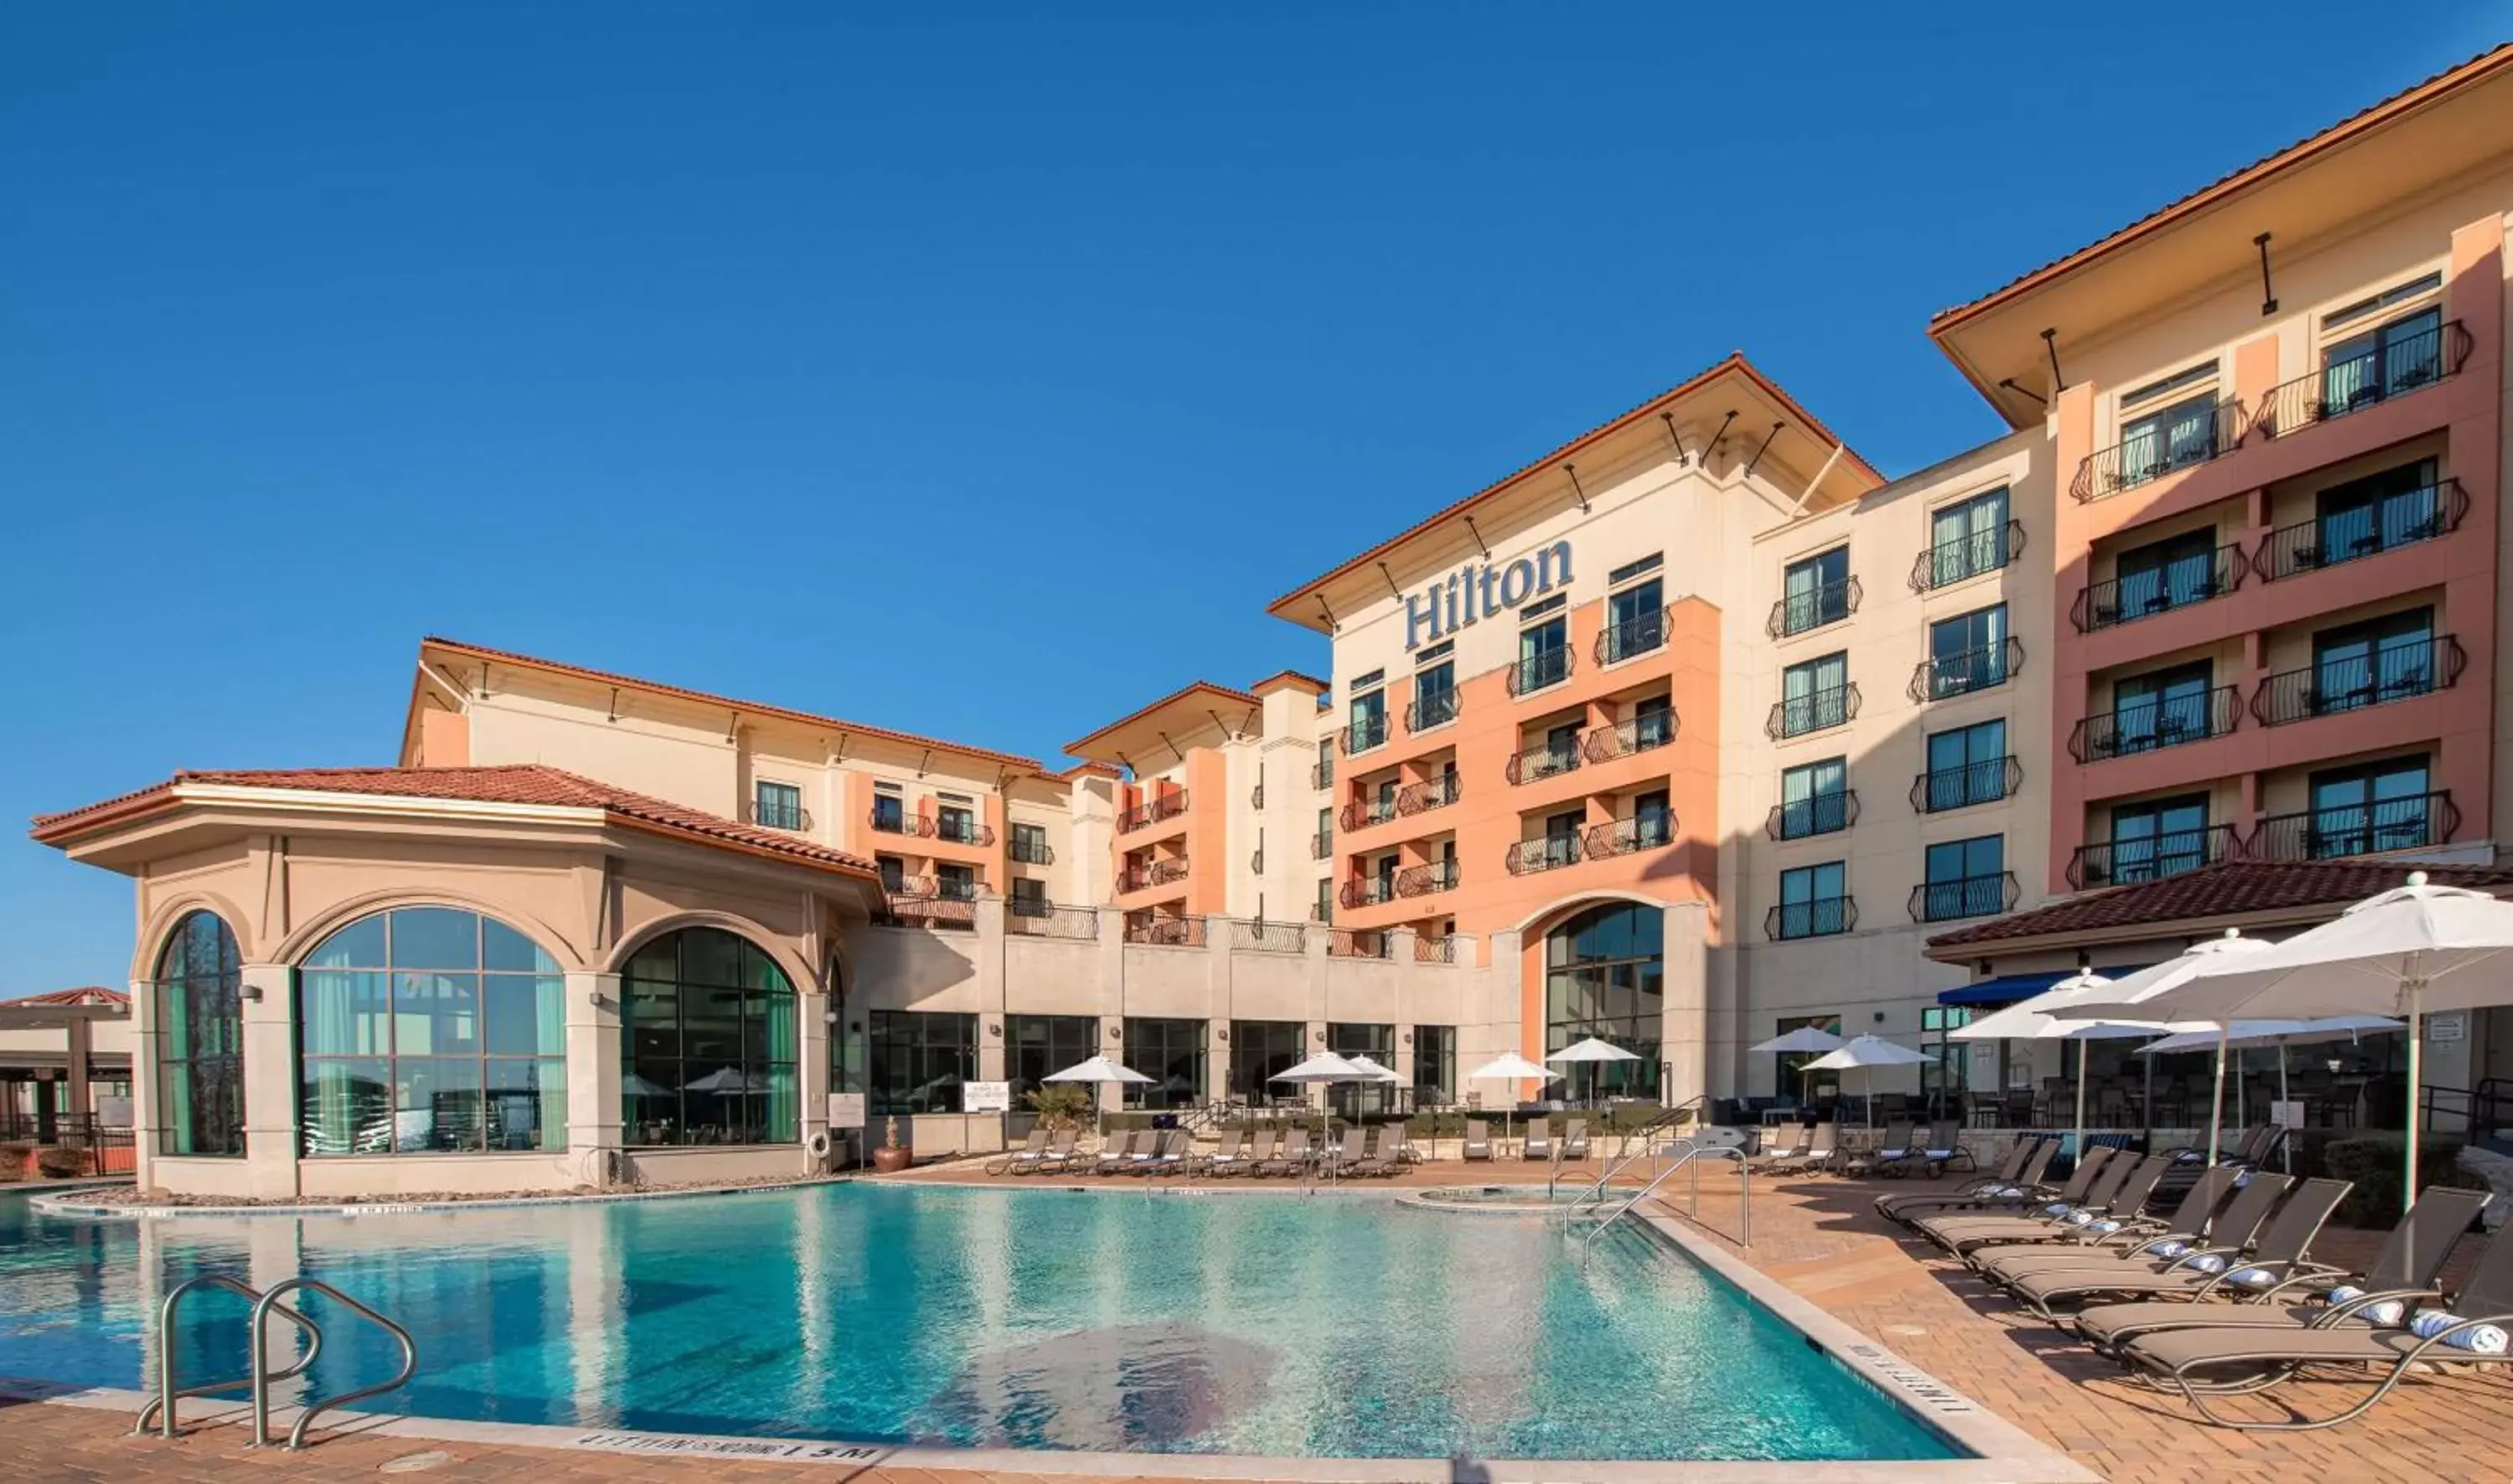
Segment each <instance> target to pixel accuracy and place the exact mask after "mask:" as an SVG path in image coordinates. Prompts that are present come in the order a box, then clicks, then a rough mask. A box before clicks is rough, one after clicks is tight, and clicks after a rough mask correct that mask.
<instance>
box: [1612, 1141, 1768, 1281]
mask: <svg viewBox="0 0 2513 1484" xmlns="http://www.w3.org/2000/svg"><path fill="white" fill-rule="evenodd" d="M1705 1158H1713V1159H1734V1160H1735V1161H1736V1181H1737V1187H1736V1189H1737V1196H1738V1199H1737V1218H1736V1220H1737V1223H1738V1230H1737V1235H1736V1245H1737V1246H1739V1247H1751V1246H1753V1245H1754V1166H1753V1164H1752V1162H1751V1161H1749V1160H1747V1159H1746V1157H1745V1152H1744V1151H1743V1150H1741V1149H1738V1148H1736V1147H1735V1145H1729V1144H1696V1145H1695V1146H1694V1147H1693V1148H1691V1149H1689V1150H1686V1151H1685V1152H1683V1153H1682V1154H1680V1155H1678V1156H1677V1158H1676V1160H1675V1162H1674V1163H1673V1164H1670V1165H1668V1166H1667V1167H1666V1168H1665V1169H1663V1170H1660V1171H1658V1172H1657V1174H1656V1175H1655V1176H1653V1177H1652V1178H1651V1180H1650V1183H1649V1184H1648V1185H1646V1186H1643V1187H1642V1188H1641V1189H1640V1191H1639V1192H1638V1193H1637V1194H1635V1195H1633V1196H1632V1197H1631V1198H1630V1199H1628V1200H1626V1201H1624V1202H1623V1203H1622V1204H1621V1205H1618V1206H1616V1207H1615V1208H1614V1209H1613V1210H1611V1211H1609V1212H1607V1213H1606V1214H1605V1215H1604V1216H1601V1217H1599V1218H1598V1219H1597V1220H1596V1221H1595V1222H1594V1223H1593V1224H1592V1225H1590V1227H1589V1228H1588V1230H1585V1231H1583V1232H1581V1233H1580V1234H1579V1259H1580V1261H1581V1262H1583V1263H1584V1262H1586V1261H1587V1258H1588V1254H1589V1252H1590V1251H1592V1250H1593V1249H1594V1248H1595V1246H1596V1244H1597V1234H1598V1233H1599V1232H1601V1231H1604V1230H1606V1229H1607V1228H1609V1227H1611V1226H1613V1225H1614V1224H1615V1223H1616V1222H1618V1221H1620V1220H1622V1219H1623V1218H1624V1217H1626V1216H1628V1215H1630V1214H1631V1213H1632V1212H1633V1211H1634V1210H1636V1209H1638V1208H1639V1206H1640V1203H1641V1202H1642V1201H1645V1200H1647V1199H1649V1198H1650V1197H1651V1196H1652V1195H1655V1194H1656V1193H1657V1188H1658V1187H1659V1186H1662V1185H1664V1184H1666V1183H1667V1182H1668V1181H1669V1180H1672V1179H1674V1178H1675V1175H1676V1172H1677V1171H1679V1170H1691V1171H1692V1172H1693V1202H1692V1205H1693V1209H1692V1215H1693V1219H1694V1220H1695V1222H1698V1221H1699V1220H1700V1219H1701V1215H1700V1212H1701V1161H1702V1160H1703V1159H1705Z"/></svg>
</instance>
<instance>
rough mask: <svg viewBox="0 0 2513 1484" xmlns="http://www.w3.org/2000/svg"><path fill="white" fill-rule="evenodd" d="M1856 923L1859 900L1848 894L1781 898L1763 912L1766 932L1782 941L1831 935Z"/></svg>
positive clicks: (1771, 937) (1846, 929) (1776, 939)
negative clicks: (1800, 899) (1809, 897)
mask: <svg viewBox="0 0 2513 1484" xmlns="http://www.w3.org/2000/svg"><path fill="white" fill-rule="evenodd" d="M1857 925H1858V904H1857V903H1856V902H1854V901H1852V900H1851V899H1850V898H1848V897H1815V898H1814V899H1813V900H1811V901H1805V902H1780V903H1777V904H1775V905H1774V907H1773V908H1772V910H1771V911H1770V912H1767V913H1765V914H1764V915H1763V935H1764V936H1765V937H1768V938H1770V939H1772V940H1773V941H1775V942H1780V943H1785V942H1787V941H1788V940H1789V939H1791V938H1828V937H1831V936H1832V935H1833V934H1835V933H1846V932H1848V931H1850V930H1851V929H1852V928H1854V927H1856V926H1857Z"/></svg>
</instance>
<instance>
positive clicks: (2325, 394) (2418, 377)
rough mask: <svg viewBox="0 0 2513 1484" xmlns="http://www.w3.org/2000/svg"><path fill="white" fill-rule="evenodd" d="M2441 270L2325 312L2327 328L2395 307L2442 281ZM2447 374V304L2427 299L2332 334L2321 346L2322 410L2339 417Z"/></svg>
mask: <svg viewBox="0 0 2513 1484" xmlns="http://www.w3.org/2000/svg"><path fill="white" fill-rule="evenodd" d="M2442 283H2443V279H2442V275H2440V274H2430V275H2428V276H2427V277H2425V278H2423V279H2420V280H2418V281H2417V282H2415V283H2413V284H2403V285H2401V286H2400V287H2399V288H2397V289H2393V290H2391V291H2389V292H2388V293H2380V294H2376V295H2374V296H2373V297H2372V298H2368V299H2360V300H2358V301H2357V302H2356V303H2353V304H2350V305H2348V306H2347V307H2346V308H2344V309H2340V310H2337V311H2336V312H2334V313H2332V314H2329V315H2326V316H2324V317H2323V319H2322V322H2321V328H2322V331H2323V332H2324V333H2327V332H2330V331H2332V330H2335V329H2339V328H2342V327H2346V326H2351V325H2358V324H2363V323H2365V322H2367V321H2369V320H2373V319H2376V318H2378V317H2379V316H2381V315H2383V314H2386V313H2392V312H2394V311H2395V310H2396V309H2397V308H2398V307H2399V306H2400V305H2402V304H2405V303H2409V302H2411V301H2413V300H2415V299H2419V298H2422V297H2424V296H2425V295H2427V294H2429V293H2434V292H2435V291H2436V290H2437V289H2439V288H2441V287H2442ZM2442 374H2443V310H2442V309H2441V308H2440V307H2439V306H2435V305H2428V306H2426V307H2424V308H2421V309H2412V310H2410V311H2409V312H2408V313H2406V314H2399V315H2397V316H2396V317H2395V318H2393V319H2390V320H2387V321H2384V322H2383V323H2381V324H2379V325H2376V326H2374V327H2373V328H2372V329H2369V330H2364V331H2360V332H2357V333H2355V334H2351V335H2348V336H2346V337H2345V338H2343V339H2338V340H2334V341H2332V342H2331V343H2330V344H2329V345H2327V346H2325V347H2324V348H2323V350H2322V352H2321V401H2322V407H2321V415H2322V416H2324V417H2335V416H2338V415H2339V414H2340V413H2342V412H2352V411H2354V410H2357V409H2358V408H2361V407H2368V406H2371V405H2372V404H2373V403H2376V402H2379V401H2381V400H2382V399H2383V398H2385V397H2391V396H2396V395H2398V394H2399V393H2401V392H2406V391H2413V390H2414V389H2416V388H2417V387H2420V386H2424V385H2425V384H2426V383H2428V382H2430V381H2433V380H2436V379H2437V378H2439V377H2440V376H2441V375H2442Z"/></svg>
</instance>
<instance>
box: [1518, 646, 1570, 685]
mask: <svg viewBox="0 0 2513 1484" xmlns="http://www.w3.org/2000/svg"><path fill="white" fill-rule="evenodd" d="M1572 669H1573V655H1572V653H1571V647H1570V645H1568V644H1565V645H1563V646H1562V647H1561V648H1558V649H1538V650H1536V652H1535V653H1534V654H1530V655H1527V656H1525V657H1523V658H1521V659H1520V660H1519V661H1518V663H1516V664H1514V665H1512V666H1510V667H1509V674H1508V676H1507V681H1508V684H1509V693H1510V694H1512V695H1526V694H1527V693H1529V692H1530V691H1535V690H1542V689H1543V688H1544V687H1545V686H1547V685H1558V684H1560V683H1563V682H1564V681H1567V680H1569V679H1570V678H1571V671H1572Z"/></svg>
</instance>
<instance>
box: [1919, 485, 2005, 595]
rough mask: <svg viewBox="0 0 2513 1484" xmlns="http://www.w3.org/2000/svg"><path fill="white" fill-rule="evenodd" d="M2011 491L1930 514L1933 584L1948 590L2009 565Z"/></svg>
mask: <svg viewBox="0 0 2513 1484" xmlns="http://www.w3.org/2000/svg"><path fill="white" fill-rule="evenodd" d="M2008 545H2009V542H2008V531H2007V491H2006V490H2004V489H1993V490H1991V491H1990V492H1989V493H1987V494H1976V495H1974V496H1973V497H1972V498H1971V499H1968V500H1962V501H1958V502H1957V503H1955V504H1952V505H1946V506H1942V507H1940V508H1938V509H1936V510H1934V511H1932V512H1930V514H1929V585H1930V586H1931V587H1944V586H1945V585H1946V584H1947V583H1949V582H1961V581H1963V580H1964V579H1965V578H1966V577H1973V576H1977V575H1979V574H1980V573H1982V572H1986V571H1994V570H1996V569H1997V568H1999V567H2002V566H2006V565H2007V562H2008V558H2009V557H2010V556H2011V555H2012V553H2010V552H2009V550H2008Z"/></svg>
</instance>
